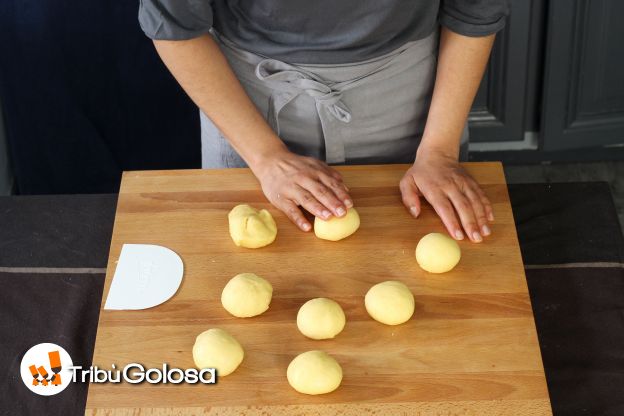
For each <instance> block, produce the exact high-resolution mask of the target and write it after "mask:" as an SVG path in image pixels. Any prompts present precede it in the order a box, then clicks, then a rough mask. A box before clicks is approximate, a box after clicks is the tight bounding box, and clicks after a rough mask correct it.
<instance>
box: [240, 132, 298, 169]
mask: <svg viewBox="0 0 624 416" xmlns="http://www.w3.org/2000/svg"><path fill="white" fill-rule="evenodd" d="M288 153H290V151H289V150H288V148H287V147H286V145H285V144H284V142H282V141H281V140H278V142H277V143H272V144H270V145H265V146H263V147H262V149H259V150H256V151H254V152H253V153H252V154H250V155H249V157H248V158H247V159H246V162H247V165H249V168H250V169H251V170H252V172H253V173H254V174H255V175H256V176H260V175H262V173H263V172H265V171H266V170H267V168H269V167H270V166H271V165H273V164H275V161H276V160H278V159H280V158H282V157H284V156H285V155H287V154H288Z"/></svg>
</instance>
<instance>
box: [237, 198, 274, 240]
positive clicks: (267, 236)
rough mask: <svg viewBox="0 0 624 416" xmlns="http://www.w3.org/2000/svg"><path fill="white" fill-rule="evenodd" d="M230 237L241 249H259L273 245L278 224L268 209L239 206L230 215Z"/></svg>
mask: <svg viewBox="0 0 624 416" xmlns="http://www.w3.org/2000/svg"><path fill="white" fill-rule="evenodd" d="M228 220H229V224H230V236H231V237H232V240H233V241H234V244H236V245H237V246H239V247H247V248H259V247H264V246H267V245H269V244H271V243H272V242H273V241H275V237H276V236H277V224H275V220H274V219H273V217H272V216H271V213H270V212H269V211H267V210H266V209H263V210H260V211H258V210H256V209H254V208H253V207H250V206H249V205H237V206H235V207H234V208H233V209H232V211H230V213H229V214H228Z"/></svg>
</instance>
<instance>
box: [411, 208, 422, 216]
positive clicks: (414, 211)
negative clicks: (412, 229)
mask: <svg viewBox="0 0 624 416" xmlns="http://www.w3.org/2000/svg"><path fill="white" fill-rule="evenodd" d="M410 212H411V213H412V215H413V216H414V217H418V214H420V212H418V208H416V207H410Z"/></svg>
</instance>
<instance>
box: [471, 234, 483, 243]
mask: <svg viewBox="0 0 624 416" xmlns="http://www.w3.org/2000/svg"><path fill="white" fill-rule="evenodd" d="M472 239H473V240H474V241H476V242H477V243H480V242H481V241H483V238H481V234H479V233H478V232H477V231H475V232H474V233H472Z"/></svg>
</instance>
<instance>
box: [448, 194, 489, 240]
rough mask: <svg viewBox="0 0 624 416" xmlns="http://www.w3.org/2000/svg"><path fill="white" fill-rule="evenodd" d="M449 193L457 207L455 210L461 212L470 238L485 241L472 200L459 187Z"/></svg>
mask: <svg viewBox="0 0 624 416" xmlns="http://www.w3.org/2000/svg"><path fill="white" fill-rule="evenodd" d="M447 195H448V197H449V199H450V200H451V203H452V204H453V206H454V207H455V210H456V211H457V213H458V214H459V219H460V220H461V223H462V226H463V227H464V230H465V231H466V234H467V235H468V238H470V240H472V241H474V242H475V243H480V242H481V241H483V237H482V236H481V233H480V232H479V227H478V225H477V220H476V218H475V214H474V211H473V209H472V205H471V204H470V201H468V198H466V196H465V195H464V194H463V193H462V192H460V191H459V190H457V189H454V190H452V191H449V192H448V193H447Z"/></svg>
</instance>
